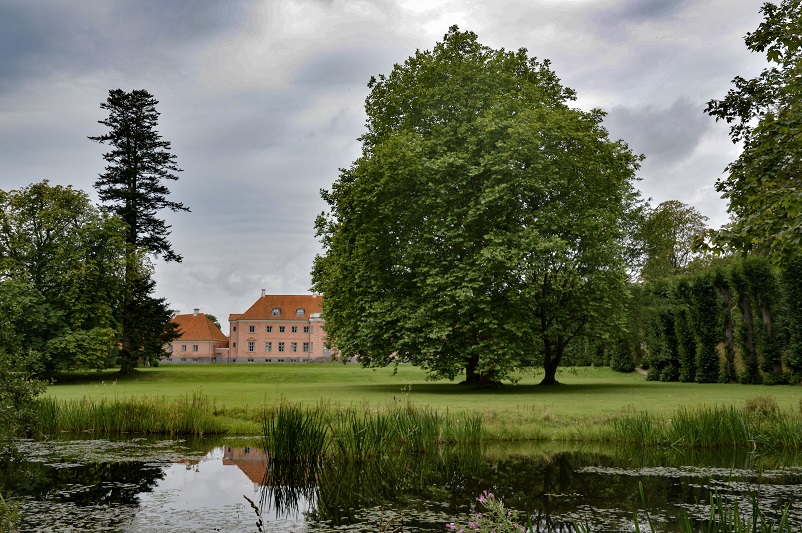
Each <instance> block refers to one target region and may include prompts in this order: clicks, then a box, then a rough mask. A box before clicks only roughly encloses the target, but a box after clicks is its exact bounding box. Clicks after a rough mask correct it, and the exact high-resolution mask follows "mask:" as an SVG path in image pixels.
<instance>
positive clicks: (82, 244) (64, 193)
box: [0, 181, 124, 372]
mask: <svg viewBox="0 0 802 533" xmlns="http://www.w3.org/2000/svg"><path fill="white" fill-rule="evenodd" d="M123 238H124V228H123V226H122V224H121V223H120V221H119V220H117V219H115V218H113V217H109V216H106V215H104V214H102V213H101V212H99V211H98V210H97V209H96V208H95V207H94V206H93V205H92V204H91V202H90V201H89V198H88V196H87V195H86V193H84V192H82V191H78V190H75V189H72V188H71V187H62V186H50V185H49V184H48V182H47V181H44V182H41V183H36V184H32V185H29V186H27V187H25V188H22V189H19V190H12V191H0V320H2V321H3V322H4V324H5V329H6V332H5V335H4V337H3V338H0V347H5V348H6V349H7V350H8V349H11V347H12V346H21V347H24V348H25V349H26V350H32V351H34V352H36V353H37V354H39V356H40V360H41V362H42V365H43V370H44V371H46V372H53V371H57V370H66V369H73V368H105V367H106V366H107V365H108V362H109V357H110V346H111V345H112V342H111V337H113V336H115V334H116V331H117V329H118V328H119V321H120V315H119V309H120V305H121V301H122V294H123V270H124V266H123V264H124V253H123V250H124V240H123Z"/></svg>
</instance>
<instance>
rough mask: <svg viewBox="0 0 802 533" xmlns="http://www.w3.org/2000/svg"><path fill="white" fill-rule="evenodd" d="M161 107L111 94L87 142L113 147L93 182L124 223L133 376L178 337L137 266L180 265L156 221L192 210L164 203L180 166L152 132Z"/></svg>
mask: <svg viewBox="0 0 802 533" xmlns="http://www.w3.org/2000/svg"><path fill="white" fill-rule="evenodd" d="M157 104H158V102H157V101H156V99H155V98H154V97H153V95H151V94H150V93H149V92H147V91H145V90H135V91H132V92H130V93H127V92H125V91H123V90H121V89H114V90H111V91H109V97H108V98H107V99H106V101H105V102H103V103H101V104H100V107H101V108H102V109H105V110H107V111H108V112H109V116H108V118H106V119H104V120H101V121H99V123H100V124H102V125H104V126H106V127H108V128H109V131H108V132H107V133H105V134H103V135H98V136H96V137H89V138H90V139H91V140H93V141H96V142H99V143H101V144H108V145H109V146H110V147H111V149H110V150H109V151H108V152H106V153H105V154H104V155H103V158H104V159H105V160H106V162H107V163H108V165H107V166H106V169H105V172H104V173H103V174H101V175H100V176H99V178H98V180H97V181H96V182H95V188H96V189H97V191H98V195H99V197H100V199H101V200H102V201H103V202H104V204H105V207H106V209H108V210H109V211H110V212H112V213H114V214H116V215H117V216H119V217H120V219H121V220H122V221H123V222H124V223H125V227H126V234H125V243H126V246H125V255H126V262H125V287H126V290H125V297H124V300H123V311H122V343H121V344H122V349H121V351H120V371H121V372H122V373H130V372H132V371H133V369H134V367H135V366H136V364H137V362H138V361H139V360H145V361H150V360H153V359H156V358H158V357H159V356H160V355H162V354H163V350H162V346H163V344H164V342H166V341H169V340H170V339H172V338H175V337H176V335H177V334H176V332H175V328H174V327H173V323H172V322H171V320H170V318H171V312H170V309H169V308H168V306H167V304H166V302H165V301H164V300H163V299H154V298H153V297H152V296H151V294H152V292H153V290H154V285H155V284H154V283H153V282H152V280H151V279H150V273H149V271H147V269H144V270H143V269H142V268H141V264H142V254H143V253H145V254H154V255H159V256H162V257H163V258H164V259H165V260H166V261H179V262H180V261H181V256H180V255H179V254H177V253H176V252H175V251H174V250H173V247H172V245H171V243H170V241H169V240H168V237H169V235H170V226H168V225H167V224H166V223H165V221H164V219H162V218H159V212H160V211H162V210H165V209H167V210H170V211H189V209H188V208H187V207H185V206H184V205H183V204H181V203H179V202H174V201H171V200H169V199H168V195H169V193H170V190H169V189H168V188H167V186H166V184H165V180H177V179H178V176H177V173H178V172H180V169H179V168H178V167H177V166H176V162H175V159H176V158H175V155H174V154H172V153H171V152H170V142H169V141H166V140H164V139H162V137H161V134H160V133H159V132H158V130H157V129H156V128H157V127H158V119H159V112H158V111H156V105H157Z"/></svg>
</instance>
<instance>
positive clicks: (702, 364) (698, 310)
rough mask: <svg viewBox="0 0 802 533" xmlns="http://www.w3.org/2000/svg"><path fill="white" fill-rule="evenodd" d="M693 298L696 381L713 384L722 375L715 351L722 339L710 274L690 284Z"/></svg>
mask: <svg viewBox="0 0 802 533" xmlns="http://www.w3.org/2000/svg"><path fill="white" fill-rule="evenodd" d="M691 294H692V298H693V304H694V307H693V311H692V313H691V316H692V317H693V327H694V333H695V335H696V339H697V348H696V350H697V351H696V382H697V383H715V382H716V381H718V377H719V373H720V372H721V367H720V361H719V356H718V351H717V349H716V347H717V345H718V343H719V340H720V339H721V331H720V329H719V320H718V317H719V311H720V309H721V305H720V304H719V303H718V295H717V293H716V289H715V287H714V286H713V283H712V279H711V277H710V275H702V276H696V277H695V278H694V280H693V282H692V283H691Z"/></svg>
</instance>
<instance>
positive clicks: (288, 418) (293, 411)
mask: <svg viewBox="0 0 802 533" xmlns="http://www.w3.org/2000/svg"><path fill="white" fill-rule="evenodd" d="M323 415H324V413H323V412H322V411H321V409H320V408H312V409H309V408H306V409H303V408H300V407H297V406H292V405H289V404H287V403H284V402H282V403H281V404H280V405H279V406H278V409H275V410H273V411H271V412H267V411H266V412H265V417H264V424H263V433H264V437H263V441H262V442H263V448H264V450H265V453H267V456H268V458H269V460H271V461H277V462H282V463H298V464H304V465H314V464H317V463H319V461H320V460H321V459H322V458H323V456H324V455H325V452H326V448H327V445H328V430H327V428H326V422H325V420H324V416H323Z"/></svg>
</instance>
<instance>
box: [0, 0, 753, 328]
mask: <svg viewBox="0 0 802 533" xmlns="http://www.w3.org/2000/svg"><path fill="white" fill-rule="evenodd" d="M761 4H762V0H761V1H758V0H494V1H487V0H460V1H457V0H454V1H449V0H442V1H441V0H363V1H351V0H297V1H285V0H225V1H218V0H170V1H164V0H81V1H80V2H74V1H73V2H70V1H67V0H36V1H30V0H0V189H2V190H11V189H18V188H21V187H24V186H26V185H28V184H31V183H36V182H40V181H42V180H49V181H50V183H51V184H53V185H55V184H58V185H71V186H73V187H75V188H78V189H82V190H84V191H86V192H88V193H90V197H91V198H92V199H93V200H94V201H97V195H96V194H95V192H94V189H93V184H94V182H95V180H96V179H97V176H98V174H99V173H101V172H103V168H104V162H103V159H102V155H103V153H104V152H105V151H106V148H107V147H106V146H104V145H100V144H97V143H94V142H92V141H90V140H88V139H87V137H89V136H97V135H100V134H102V133H105V132H106V131H107V130H106V129H105V128H104V127H103V126H102V125H100V124H98V121H99V120H102V119H103V118H105V116H106V114H105V112H104V111H103V110H102V109H100V103H101V102H103V101H105V99H106V98H107V97H108V92H109V90H111V89H117V88H119V89H123V90H125V91H132V90H135V89H146V90H148V91H149V92H150V93H151V94H153V95H154V97H155V98H156V99H157V100H158V101H159V104H158V106H157V110H158V111H159V112H160V113H161V117H160V122H159V132H160V133H161V135H162V137H163V139H165V140H167V141H170V142H171V143H172V152H173V153H174V154H175V156H176V159H177V164H178V166H179V167H180V168H181V169H182V170H183V172H181V173H180V179H179V180H178V181H177V182H170V183H169V187H170V189H171V196H170V199H172V200H174V201H177V202H182V203H184V204H185V205H186V206H188V207H189V208H190V209H191V212H190V213H171V212H166V213H164V218H165V219H166V220H167V222H168V224H170V225H171V226H172V228H171V231H172V234H171V235H170V240H171V242H172V244H173V247H174V249H175V251H176V252H177V253H179V254H181V255H182V256H183V262H181V263H164V262H161V261H157V263H156V270H155V279H156V282H157V286H156V295H157V296H159V297H164V298H166V299H167V301H168V303H169V304H170V307H171V308H172V309H175V310H178V311H180V312H182V313H191V312H192V310H193V309H194V308H199V309H200V310H201V312H205V313H210V314H213V315H215V316H216V317H218V318H219V319H220V320H221V321H222V322H223V324H225V321H226V320H227V318H228V315H229V314H230V313H242V312H244V311H245V310H246V309H247V308H248V307H250V306H251V305H252V304H253V303H254V302H255V301H256V300H257V299H258V298H259V296H260V294H261V289H266V291H267V292H268V293H272V294H304V293H307V292H308V291H309V290H310V285H311V279H310V270H311V267H312V261H313V259H314V257H315V255H316V254H318V253H320V252H321V246H320V243H319V242H318V239H317V238H316V237H315V232H314V220H315V217H316V216H317V215H318V214H319V213H321V212H322V211H324V210H325V209H326V205H325V204H324V202H323V201H322V200H321V198H320V189H328V188H330V187H331V185H332V183H333V182H334V181H335V180H336V179H337V177H338V169H340V168H344V167H348V166H349V165H350V164H351V162H353V161H354V160H355V159H356V158H357V157H358V155H359V153H360V149H361V146H360V143H359V141H358V140H357V138H358V137H359V136H360V135H361V134H362V133H363V132H364V129H365V118H366V117H365V113H364V100H365V97H366V96H367V94H368V89H367V83H368V81H369V79H370V77H371V76H378V75H379V74H388V73H389V72H390V71H391V70H392V68H393V65H394V64H396V63H403V61H404V60H405V59H407V58H408V57H409V56H411V55H413V54H414V53H415V51H416V50H430V49H432V48H433V46H434V45H435V43H437V42H438V41H441V40H442V38H443V35H444V34H445V33H446V32H447V31H448V28H449V27H450V26H451V25H454V24H456V25H458V26H459V28H460V29H461V30H470V31H473V32H474V33H476V34H477V35H478V37H479V41H480V42H481V43H483V44H485V45H487V46H490V47H492V48H505V49H507V50H517V49H519V48H526V49H527V50H528V51H529V55H530V57H532V56H534V57H537V58H538V59H541V60H542V59H549V60H551V62H552V68H553V69H554V71H555V72H556V73H557V75H558V76H559V77H560V79H561V80H562V82H563V84H564V85H565V86H567V87H570V88H572V89H574V90H575V91H576V92H577V95H578V99H577V101H576V102H575V106H576V107H578V108H581V109H584V110H590V109H591V108H600V109H602V110H604V111H605V112H607V113H608V115H607V117H606V119H605V121H604V125H605V126H606V128H607V129H608V131H609V132H610V136H611V137H612V138H614V139H623V140H625V141H626V142H627V143H628V144H629V146H630V147H631V148H632V150H633V151H635V152H636V153H639V154H643V155H645V156H646V159H645V160H644V162H643V165H642V168H641V170H640V171H639V174H638V175H639V178H640V181H639V182H638V188H639V189H640V190H641V192H642V194H643V196H644V197H645V198H651V204H652V205H657V204H658V203H660V202H663V201H666V200H680V201H682V202H684V203H686V204H689V205H691V206H693V207H695V208H696V209H697V210H698V211H700V212H701V213H702V214H704V215H705V216H707V217H709V224H710V226H711V227H719V226H721V225H722V224H724V223H726V221H727V213H726V203H725V202H724V201H723V200H722V199H721V198H720V195H719V193H717V192H716V191H715V182H716V180H717V179H718V178H719V177H721V176H722V172H723V171H724V168H725V167H726V165H727V164H728V163H730V162H731V161H732V160H734V159H735V158H736V157H737V156H738V153H739V148H738V147H737V146H735V145H733V144H732V143H731V142H730V140H729V137H728V129H727V126H726V125H725V124H723V123H721V122H719V123H716V122H715V120H714V119H712V118H710V117H708V116H707V115H705V114H704V112H703V110H704V108H705V105H706V103H707V102H708V101H709V100H711V99H721V98H723V97H724V95H725V94H726V92H727V91H728V90H729V89H730V88H731V87H732V84H731V81H732V79H733V78H734V77H735V76H739V75H740V76H743V77H752V76H754V75H756V74H757V73H759V72H760V70H762V68H764V67H765V62H764V57H763V56H760V55H757V54H751V53H750V52H749V51H748V50H747V49H746V47H745V45H744V42H743V37H744V36H745V35H746V33H747V32H749V31H752V30H754V29H755V28H756V27H757V26H758V24H759V23H760V21H761V20H762V17H761V14H760V11H759V9H760V6H761ZM223 330H224V331H227V330H228V328H227V327H226V326H225V325H224V327H223Z"/></svg>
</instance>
